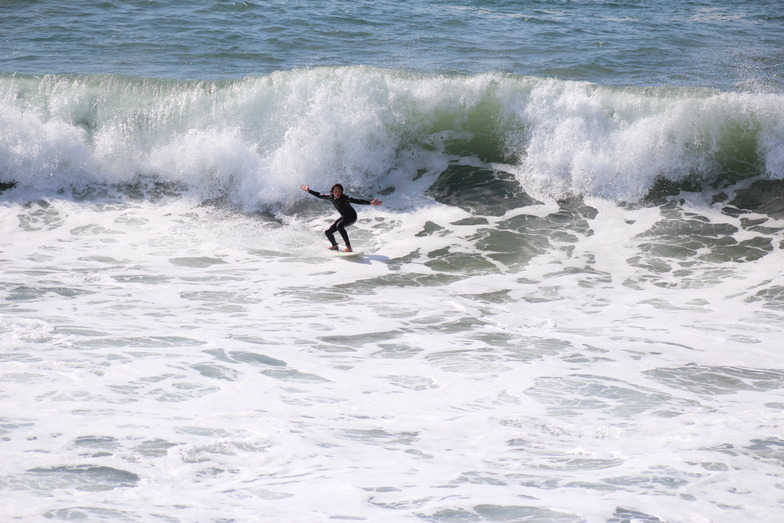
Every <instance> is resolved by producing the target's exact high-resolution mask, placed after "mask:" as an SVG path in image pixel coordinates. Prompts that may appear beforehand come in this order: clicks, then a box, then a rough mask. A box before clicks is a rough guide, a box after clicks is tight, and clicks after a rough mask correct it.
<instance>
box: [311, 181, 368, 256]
mask: <svg viewBox="0 0 784 523" xmlns="http://www.w3.org/2000/svg"><path fill="white" fill-rule="evenodd" d="M299 188H300V189H302V190H303V191H305V192H308V193H310V194H312V195H313V196H315V197H316V198H320V199H322V200H329V201H331V202H332V205H334V206H335V209H337V211H338V212H339V213H340V218H338V219H337V220H335V223H333V224H332V225H330V227H329V229H327V230H326V231H324V234H326V235H327V239H329V242H330V243H331V244H332V246H331V247H329V248H330V250H333V251H337V250H339V249H340V247H338V243H337V242H336V241H335V232H336V231H337V232H339V233H340V236H341V237H342V238H343V242H344V243H345V244H346V248H345V249H343V252H352V251H351V242H349V240H348V233H347V232H346V227H348V226H349V225H354V223H355V222H356V221H357V211H355V210H354V208H353V207H352V206H351V204H352V203H356V204H359V205H381V203H382V202H381V200H379V199H378V198H373V199H372V200H360V199H358V198H352V197H350V196H348V195H346V194H345V193H344V192H343V186H342V185H340V184H339V183H336V184H335V185H333V186H332V189H330V190H329V194H321V193H319V192H316V191H311V190H310V186H309V185H300V186H299Z"/></svg>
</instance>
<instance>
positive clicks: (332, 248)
mask: <svg viewBox="0 0 784 523" xmlns="http://www.w3.org/2000/svg"><path fill="white" fill-rule="evenodd" d="M327 249H329V250H330V251H339V250H340V247H338V246H337V245H333V246H331V247H327Z"/></svg>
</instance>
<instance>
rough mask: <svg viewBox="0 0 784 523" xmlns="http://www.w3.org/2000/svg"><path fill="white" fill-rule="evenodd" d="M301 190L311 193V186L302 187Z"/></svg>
mask: <svg viewBox="0 0 784 523" xmlns="http://www.w3.org/2000/svg"><path fill="white" fill-rule="evenodd" d="M299 188H300V189H302V190H303V191H309V190H310V185H300V186H299Z"/></svg>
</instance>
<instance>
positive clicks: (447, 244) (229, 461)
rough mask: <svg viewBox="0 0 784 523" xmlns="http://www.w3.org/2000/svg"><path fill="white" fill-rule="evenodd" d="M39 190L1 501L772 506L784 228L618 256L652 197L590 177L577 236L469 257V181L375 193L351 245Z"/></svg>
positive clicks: (319, 511)
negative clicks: (693, 282) (745, 243)
mask: <svg viewBox="0 0 784 523" xmlns="http://www.w3.org/2000/svg"><path fill="white" fill-rule="evenodd" d="M292 191H297V189H296V188H292ZM23 194H24V190H23V189H15V190H11V191H7V192H6V202H5V204H4V205H3V207H2V213H3V219H2V224H3V231H2V238H3V243H2V246H0V251H2V254H0V256H1V257H2V259H3V264H4V282H3V286H2V300H3V302H2V303H3V306H2V307H3V308H2V324H0V342H1V343H2V347H3V351H2V360H0V365H2V367H1V368H0V380H2V392H1V393H0V397H2V401H3V415H2V420H1V423H2V426H1V427H0V428H2V438H3V445H4V448H5V451H4V455H5V465H4V466H5V471H4V476H3V479H2V481H0V488H2V489H3V490H4V491H5V492H13V496H11V497H8V499H9V501H8V502H7V503H5V504H4V506H3V507H2V509H0V513H2V515H3V517H8V518H10V517H22V518H27V519H37V518H41V517H47V518H54V519H63V518H70V517H77V516H80V515H81V516H82V517H85V518H87V519H92V520H101V519H104V520H129V521H137V520H138V521H143V520H148V519H151V518H156V517H165V518H170V519H173V520H179V521H194V520H218V519H220V518H227V517H230V518H236V519H242V520H261V521H266V520H270V521H271V520H280V519H287V520H300V521H313V520H327V519H330V518H341V517H348V518H366V519H371V520H379V519H382V520H383V519H387V520H389V519H392V520H406V519H419V518H425V519H445V520H449V519H452V518H458V519H459V518H474V519H479V518H489V519H498V520H515V519H521V518H535V519H536V518H538V519H540V520H562V521H584V520H588V521H603V520H605V519H609V518H612V517H616V518H623V517H628V518H633V517H639V518H644V517H648V518H652V517H658V518H660V519H662V520H671V521H721V520H724V519H726V518H728V517H741V518H742V519H746V518H747V519H752V518H753V519H757V520H760V521H771V522H772V521H775V520H776V519H778V516H780V504H779V499H780V498H781V486H780V483H781V479H780V478H781V458H780V447H781V444H782V443H781V440H780V436H779V435H780V429H781V426H782V421H783V420H782V417H783V416H782V411H784V398H782V390H784V369H783V368H782V366H781V365H778V364H776V362H775V360H776V354H777V348H778V346H779V340H780V337H781V334H782V332H781V327H780V326H781V324H782V323H781V321H780V320H781V314H780V310H778V311H777V310H776V309H769V308H766V306H765V303H766V302H764V301H757V300H750V299H749V298H750V297H753V296H754V293H755V292H756V291H755V290H756V289H759V288H760V287H761V286H762V287H766V288H773V287H775V286H776V285H779V286H781V285H782V284H784V282H782V281H781V279H780V278H779V277H778V276H775V275H776V274H777V272H776V271H775V267H776V266H778V265H779V264H780V263H781V259H780V258H781V252H780V250H777V251H775V252H773V253H771V254H770V255H768V256H767V257H765V258H762V259H761V260H759V261H758V262H755V263H752V264H745V265H732V264H730V265H728V266H726V267H724V277H723V278H722V279H721V280H719V281H715V282H713V283H711V284H710V285H708V286H707V287H706V288H704V289H703V290H702V291H700V292H699V293H695V292H694V291H693V290H691V289H689V288H688V287H686V286H678V285H677V284H673V283H674V279H673V280H670V279H669V278H668V276H667V275H666V274H664V275H660V276H659V278H660V279H654V278H652V273H650V272H649V271H647V270H646V269H644V268H640V267H635V266H634V265H630V264H628V263H624V262H622V261H619V260H624V259H627V258H630V257H632V256H633V255H634V254H635V253H638V252H639V244H640V243H641V242H642V241H644V240H643V239H641V238H640V234H641V233H643V232H645V231H646V230H649V229H650V228H651V226H653V225H654V224H655V223H656V221H657V220H658V219H659V216H658V210H657V209H655V208H647V209H646V208H643V209H638V210H630V209H626V210H624V209H621V208H619V207H616V206H614V205H612V204H608V203H606V202H601V201H597V202H592V204H593V205H594V206H595V207H596V209H597V210H598V214H597V215H596V218H595V219H593V220H591V230H592V233H591V234H590V235H588V236H586V237H584V238H581V239H580V241H578V242H577V243H576V248H575V249H573V250H570V251H567V250H560V249H557V248H555V249H552V250H549V251H547V252H544V253H543V254H542V255H540V256H539V257H536V258H535V259H534V260H532V261H531V262H530V263H528V264H527V265H526V266H525V268H524V269H522V270H514V271H512V270H508V269H505V268H504V265H503V264H501V265H498V267H499V268H498V269H496V270H491V271H476V272H474V273H471V272H470V271H467V270H464V271H459V272H450V270H449V267H448V266H444V267H443V268H440V267H441V266H439V265H434V261H435V260H437V259H438V258H437V257H434V256H436V255H434V254H430V253H433V252H437V251H440V250H443V249H451V250H452V251H453V252H464V253H466V254H471V253H474V252H476V249H477V246H476V243H475V241H474V239H473V238H475V237H476V235H478V234H481V233H482V229H483V228H484V227H485V226H483V225H482V224H481V223H480V224H473V225H472V224H471V223H470V222H469V223H465V224H464V225H450V224H452V223H460V220H462V219H464V218H466V217H468V216H469V215H468V213H465V212H464V211H461V210H460V209H457V208H454V207H446V206H439V205H435V206H432V207H431V208H428V209H424V208H423V209H419V210H415V211H407V212H403V211H401V210H400V209H394V208H392V209H389V208H386V209H385V208H384V207H382V208H373V209H371V208H362V209H361V214H360V218H361V219H360V222H359V223H358V224H357V226H356V227H355V228H353V232H352V234H353V236H354V238H355V242H356V244H357V245H361V248H362V250H364V251H365V252H366V255H365V257H364V258H362V259H360V260H358V261H356V262H351V261H347V260H343V259H337V258H333V257H330V256H329V255H328V253H326V252H324V249H323V242H324V240H323V238H322V237H321V235H320V232H319V229H320V228H321V226H322V224H324V223H325V221H326V219H325V218H315V217H314V216H313V215H303V216H294V217H291V218H289V220H288V223H287V225H285V226H281V225H279V224H276V223H274V222H269V221H265V220H263V219H261V218H258V217H253V216H247V215H242V214H234V213H231V212H226V211H222V210H219V209H216V208H213V207H204V206H199V205H198V202H197V201H194V202H189V201H188V200H187V199H184V198H176V199H164V200H162V201H160V202H158V203H152V202H145V201H141V202H137V203H132V202H129V201H124V200H117V201H112V200H108V201H100V200H99V201H95V202H92V203H90V202H85V203H75V202H71V201H69V200H66V199H49V200H48V203H43V202H41V203H38V204H32V205H29V204H23V202H25V201H27V200H26V199H25V198H23V197H21V196H22V195H23ZM295 194H301V193H296V192H295ZM15 196H16V197H15ZM17 197H18V198H17ZM302 197H305V195H302ZM14 202H19V203H14ZM548 207H549V208H550V209H551V210H553V209H557V206H554V205H553V204H552V203H548V205H546V206H532V207H531V208H530V209H529V211H530V212H540V213H541V214H542V215H543V216H546V215H547V214H548V213H547V211H546V210H544V211H543V210H542V209H547V208H548ZM703 213H705V209H703ZM707 216H708V217H709V218H710V219H716V220H720V219H722V218H721V215H718V214H717V215H715V216H711V215H710V214H709V213H708V214H707ZM496 219H498V220H503V219H505V217H500V218H496ZM725 219H726V217H725ZM428 223H434V224H438V225H439V226H441V227H442V228H441V229H435V230H434V229H432V227H431V228H428V225H427V224H428ZM427 230H433V231H434V232H431V233H430V234H429V235H424V236H423V235H422V234H421V233H422V232H423V231H427ZM703 270H705V271H706V272H705V273H704V274H708V273H709V268H699V267H697V268H695V269H694V271H695V274H694V275H693V277H694V278H697V277H699V274H701V271H703ZM453 276H455V277H453ZM662 282H668V284H666V285H661V283H662ZM207 500H208V501H207ZM663 500H665V501H666V502H664V501H663ZM624 514H626V516H624ZM634 514H637V516H634ZM646 514H647V516H646Z"/></svg>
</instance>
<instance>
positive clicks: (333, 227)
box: [324, 218, 342, 250]
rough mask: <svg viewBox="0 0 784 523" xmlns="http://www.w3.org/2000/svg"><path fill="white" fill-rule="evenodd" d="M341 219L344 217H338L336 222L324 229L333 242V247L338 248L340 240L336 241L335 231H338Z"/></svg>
mask: <svg viewBox="0 0 784 523" xmlns="http://www.w3.org/2000/svg"><path fill="white" fill-rule="evenodd" d="M340 220H342V218H338V219H337V220H335V223H333V224H332V225H330V226H329V229H327V230H326V231H324V234H326V235H327V239H328V240H329V243H331V244H332V248H333V249H336V250H337V248H338V242H336V241H335V231H337V230H338V227H339V226H340V225H339V224H340Z"/></svg>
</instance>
